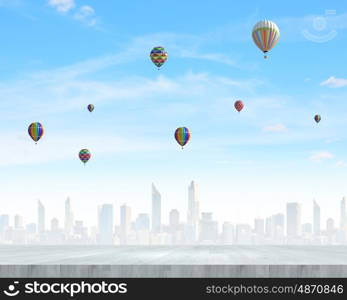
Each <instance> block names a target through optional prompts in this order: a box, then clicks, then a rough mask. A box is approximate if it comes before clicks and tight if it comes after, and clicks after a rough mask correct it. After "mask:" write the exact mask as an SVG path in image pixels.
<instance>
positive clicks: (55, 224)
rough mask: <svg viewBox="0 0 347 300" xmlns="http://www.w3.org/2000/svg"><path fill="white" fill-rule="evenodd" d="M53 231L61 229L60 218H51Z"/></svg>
mask: <svg viewBox="0 0 347 300" xmlns="http://www.w3.org/2000/svg"><path fill="white" fill-rule="evenodd" d="M51 231H52V232H57V231H59V220H58V219H57V218H53V219H52V220H51Z"/></svg>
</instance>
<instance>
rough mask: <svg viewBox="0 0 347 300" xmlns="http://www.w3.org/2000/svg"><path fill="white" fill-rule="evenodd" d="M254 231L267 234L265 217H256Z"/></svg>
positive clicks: (261, 234)
mask: <svg viewBox="0 0 347 300" xmlns="http://www.w3.org/2000/svg"><path fill="white" fill-rule="evenodd" d="M254 233H255V234H257V235H259V236H263V235H264V234H265V221H264V219H263V218H255V219H254Z"/></svg>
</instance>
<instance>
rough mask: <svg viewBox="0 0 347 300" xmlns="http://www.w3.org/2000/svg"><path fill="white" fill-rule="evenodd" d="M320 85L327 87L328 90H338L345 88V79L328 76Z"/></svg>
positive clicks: (346, 80)
mask: <svg viewBox="0 0 347 300" xmlns="http://www.w3.org/2000/svg"><path fill="white" fill-rule="evenodd" d="M320 85H322V86H328V87H330V88H340V87H344V86H347V79H345V78H336V77H334V76H330V77H329V78H328V79H327V80H325V81H323V82H321V84H320Z"/></svg>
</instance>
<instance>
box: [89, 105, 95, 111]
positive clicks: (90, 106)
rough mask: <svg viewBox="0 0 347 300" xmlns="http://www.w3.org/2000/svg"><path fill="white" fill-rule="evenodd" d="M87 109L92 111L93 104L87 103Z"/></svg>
mask: <svg viewBox="0 0 347 300" xmlns="http://www.w3.org/2000/svg"><path fill="white" fill-rule="evenodd" d="M88 110H89V111H90V112H92V111H93V110H94V105H93V104H89V105H88Z"/></svg>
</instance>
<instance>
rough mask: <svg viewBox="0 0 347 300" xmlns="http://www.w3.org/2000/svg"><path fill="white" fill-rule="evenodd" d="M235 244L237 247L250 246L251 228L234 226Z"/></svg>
mask: <svg viewBox="0 0 347 300" xmlns="http://www.w3.org/2000/svg"><path fill="white" fill-rule="evenodd" d="M235 242H236V244H239V245H251V244H252V242H253V241H252V228H251V226H250V225H249V224H236V234H235Z"/></svg>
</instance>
